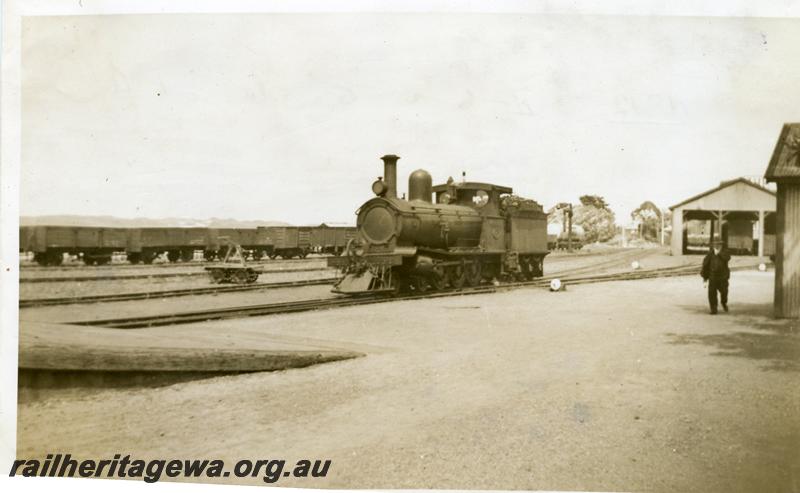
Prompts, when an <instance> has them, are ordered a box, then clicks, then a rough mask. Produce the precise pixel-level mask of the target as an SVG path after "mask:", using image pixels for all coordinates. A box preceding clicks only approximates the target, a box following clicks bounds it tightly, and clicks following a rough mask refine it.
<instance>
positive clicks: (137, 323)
mask: <svg viewBox="0 0 800 493" xmlns="http://www.w3.org/2000/svg"><path fill="white" fill-rule="evenodd" d="M751 268H752V267H750V266H745V267H738V268H732V269H731V270H745V269H751ZM686 275H697V267H696V266H678V267H672V268H664V269H652V270H642V271H639V270H637V271H631V272H623V273H614V274H601V275H594V276H584V277H563V278H561V277H559V279H561V281H562V285H566V286H569V285H575V284H592V283H598V282H608V281H625V280H638V279H652V278H657V277H676V276H686ZM556 277H558V276H549V277H545V278H540V279H536V280H533V281H525V282H512V283H507V284H502V285H485V286H477V287H472V288H465V289H458V290H447V291H437V292H434V293H420V294H409V295H402V296H390V295H374V296H364V297H339V298H327V299H312V300H302V301H290V302H282V303H269V304H262V305H250V306H238V307H229V308H222V309H212V310H199V311H192V312H183V313H170V314H163V315H154V316H145V317H129V318H117V319H105V320H90V321H86V322H76V324H77V325H88V326H97V327H108V328H116V329H139V328H146V327H158V326H166V325H178V324H187V323H195V322H206V321H213V320H223V319H232V318H244V317H255V316H266V315H277V314H286V313H297V312H304V311H312V310H322V309H330V308H341V307H348V306H358V305H369V304H375V303H386V302H391V301H408V300H416V299H430V298H444V297H451V296H465V295H473V294H484V293H495V292H498V291H506V290H510V289H518V288H522V287H547V286H549V285H550V281H551V280H552V279H554V278H556Z"/></svg>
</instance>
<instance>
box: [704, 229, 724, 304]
mask: <svg viewBox="0 0 800 493" xmlns="http://www.w3.org/2000/svg"><path fill="white" fill-rule="evenodd" d="M730 259H731V256H730V254H729V253H728V252H727V251H726V250H725V249H724V248H723V247H722V240H720V239H715V240H714V241H713V242H712V243H711V250H710V251H709V252H708V254H707V255H706V257H705V258H704V259H703V269H702V270H701V271H700V275H701V276H703V287H707V288H708V306H709V308H710V309H711V314H712V315H715V314H716V313H717V291H719V301H720V303H721V304H722V309H723V310H725V311H726V312H727V311H728V279H730V277H731V271H730V269H729V268H728V261H729V260H730Z"/></svg>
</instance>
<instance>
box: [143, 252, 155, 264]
mask: <svg viewBox="0 0 800 493" xmlns="http://www.w3.org/2000/svg"><path fill="white" fill-rule="evenodd" d="M156 257H158V255H157V254H154V253H143V254H142V262H144V263H145V264H152V263H153V260H155V259H156Z"/></svg>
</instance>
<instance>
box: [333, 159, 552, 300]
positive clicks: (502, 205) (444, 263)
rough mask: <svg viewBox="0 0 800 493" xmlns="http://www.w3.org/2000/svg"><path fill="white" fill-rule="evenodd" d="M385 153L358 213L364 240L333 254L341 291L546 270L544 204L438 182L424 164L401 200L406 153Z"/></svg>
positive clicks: (478, 186)
mask: <svg viewBox="0 0 800 493" xmlns="http://www.w3.org/2000/svg"><path fill="white" fill-rule="evenodd" d="M381 159H382V160H383V162H384V173H383V177H379V178H378V180H377V181H375V182H374V183H373V184H372V192H373V193H374V194H375V197H374V198H372V199H370V200H368V201H367V202H365V203H364V204H363V205H362V206H361V208H360V209H359V210H358V211H357V215H358V219H357V221H356V228H357V236H356V238H354V239H352V240H351V241H350V242H349V243H348V245H347V247H346V249H345V255H343V256H342V257H338V258H329V259H328V265H329V266H332V267H338V268H340V269H341V271H342V274H343V275H342V277H341V279H340V280H339V281H338V282H337V283H336V284H335V286H334V292H339V293H346V294H359V293H371V292H381V291H390V292H399V291H402V290H406V289H408V290H414V291H419V292H423V291H426V290H428V289H437V290H438V289H444V288H447V287H452V288H460V287H462V286H464V285H465V284H466V285H470V286H475V285H478V284H480V283H481V282H482V281H484V280H490V279H501V278H516V279H532V278H534V277H538V276H541V275H542V273H543V259H544V257H545V255H547V253H548V249H547V216H546V214H545V213H544V211H543V209H542V207H541V205H539V204H538V203H536V202H535V201H533V200H528V199H523V198H521V197H517V196H514V195H512V192H513V190H512V189H511V188H510V187H503V186H498V185H493V184H488V183H474V182H461V183H456V182H455V181H453V179H452V178H450V179H449V180H448V181H447V183H445V184H442V185H437V186H432V179H431V175H430V174H429V173H428V172H427V171H425V170H422V169H419V170H416V171H414V172H413V173H411V175H410V176H409V179H408V199H407V200H406V199H405V198H398V196H397V179H396V175H397V161H398V160H399V157H398V156H394V155H386V156H383V157H382V158H381Z"/></svg>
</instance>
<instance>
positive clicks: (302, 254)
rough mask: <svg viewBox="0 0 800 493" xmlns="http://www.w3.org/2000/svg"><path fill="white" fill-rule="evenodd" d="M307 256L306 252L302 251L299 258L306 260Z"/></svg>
mask: <svg viewBox="0 0 800 493" xmlns="http://www.w3.org/2000/svg"><path fill="white" fill-rule="evenodd" d="M307 256H308V250H303V252H302V253H300V258H306V257H307Z"/></svg>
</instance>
